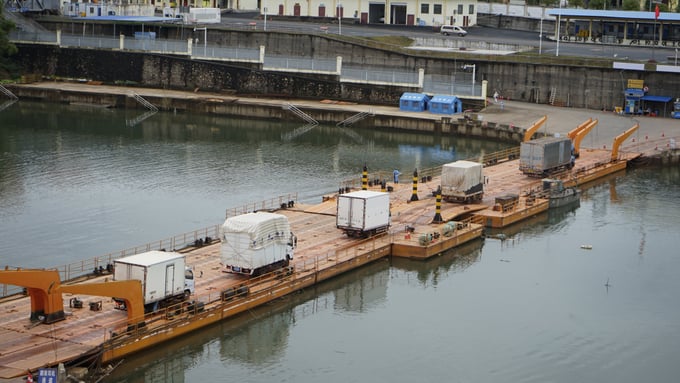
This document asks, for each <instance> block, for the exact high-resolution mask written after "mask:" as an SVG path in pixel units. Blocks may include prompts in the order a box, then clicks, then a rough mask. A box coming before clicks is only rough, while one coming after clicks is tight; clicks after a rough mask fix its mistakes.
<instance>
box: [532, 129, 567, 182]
mask: <svg viewBox="0 0 680 383" xmlns="http://www.w3.org/2000/svg"><path fill="white" fill-rule="evenodd" d="M573 166H574V146H573V144H572V142H571V139H570V138H569V137H543V138H539V139H536V140H531V141H525V142H522V144H521V145H520V148H519V170H520V171H521V172H522V173H524V174H526V175H528V176H531V177H546V176H549V175H550V174H553V173H555V172H557V171H560V170H564V169H571V168H572V167H573Z"/></svg>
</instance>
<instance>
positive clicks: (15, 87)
mask: <svg viewBox="0 0 680 383" xmlns="http://www.w3.org/2000/svg"><path fill="white" fill-rule="evenodd" d="M6 87H7V88H8V89H9V90H11V91H12V92H13V93H14V94H15V95H17V96H18V97H19V98H20V99H32V100H44V101H49V102H56V103H77V104H92V105H100V106H106V107H112V108H132V109H134V108H143V107H142V105H141V104H139V103H138V102H137V101H135V99H134V98H133V97H130V96H131V95H132V94H133V92H134V93H136V94H139V95H141V96H142V97H143V98H144V99H146V100H147V101H149V102H151V103H152V104H154V105H155V106H157V107H158V108H159V109H161V110H166V111H190V112H194V113H204V114H214V115H225V116H240V117H243V118H256V119H269V120H283V121H300V122H301V123H302V122H303V121H302V120H301V119H300V117H298V116H296V115H295V114H294V113H292V112H290V111H289V110H286V108H285V106H286V105H287V104H289V103H290V104H294V105H295V106H296V107H297V108H299V109H300V110H302V111H303V112H304V113H306V114H307V115H309V116H311V117H312V118H314V119H315V120H317V121H319V122H321V123H325V124H333V125H335V124H337V123H338V122H340V121H343V120H345V119H347V118H349V117H351V116H354V115H356V114H357V113H361V112H366V111H369V112H370V113H371V115H369V116H368V117H366V118H365V119H363V120H360V121H358V122H356V123H355V124H353V125H352V126H355V127H360V128H381V129H400V130H408V131H417V132H423V133H428V134H441V135H453V136H465V137H478V138H488V139H493V140H500V141H504V142H513V143H519V142H521V140H522V138H523V135H524V128H523V127H519V126H514V125H512V124H505V123H494V122H487V121H482V120H481V119H480V120H475V119H472V118H463V117H462V116H460V115H456V116H443V115H436V114H432V113H429V112H403V111H400V110H399V109H398V108H396V107H381V106H375V105H358V104H324V103H320V102H318V101H305V100H299V99H297V100H290V99H270V98H268V99H264V98H262V99H257V98H245V97H239V96H233V95H222V94H216V93H203V92H178V91H165V90H159V89H149V88H136V87H120V86H105V85H86V84H75V83H67V82H45V83H38V84H10V85H7V86H6Z"/></svg>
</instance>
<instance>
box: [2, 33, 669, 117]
mask: <svg viewBox="0 0 680 383" xmlns="http://www.w3.org/2000/svg"><path fill="white" fill-rule="evenodd" d="M58 27H60V28H63V29H62V30H67V29H66V28H67V27H68V26H67V25H58ZM99 28H105V27H104V26H99ZM172 28H173V27H171V26H168V27H164V28H163V29H162V33H161V36H163V35H164V34H167V35H168V37H171V38H177V37H178V36H177V32H176V31H175V32H172V31H171V29H172ZM166 29H168V31H166ZM120 32H122V31H120ZM184 33H186V32H184ZM208 40H209V41H210V42H211V44H218V45H221V46H225V47H228V46H239V47H244V48H258V47H259V46H264V47H265V50H266V53H265V54H266V55H286V56H290V57H300V58H312V59H313V58H317V59H329V58H335V57H337V56H340V57H342V60H343V66H349V65H352V66H361V67H365V68H381V69H383V70H384V69H385V68H390V70H394V71H410V72H416V71H417V70H418V69H420V68H422V69H424V70H425V74H426V75H440V76H451V74H452V73H455V72H456V71H458V70H462V69H460V68H461V67H462V64H463V63H465V64H475V65H476V79H477V81H478V82H481V81H482V80H486V81H488V86H489V92H490V93H493V92H494V91H495V90H498V91H499V92H500V93H501V95H502V96H504V97H505V98H506V99H510V100H516V101H523V102H534V103H541V104H546V103H549V102H550V101H551V95H552V94H554V99H553V103H554V104H556V105H564V106H571V107H578V108H588V109H596V110H602V109H606V110H613V108H614V107H615V106H622V105H623V91H624V88H625V82H626V80H628V79H641V80H644V82H645V84H646V85H647V86H648V87H649V89H650V93H651V94H657V95H675V94H676V93H677V89H680V76H679V75H677V74H668V73H664V72H657V71H656V70H655V64H649V65H648V66H649V68H648V70H645V71H627V72H625V73H622V72H621V71H620V70H614V69H613V68H612V66H611V63H607V62H606V61H602V60H587V59H578V58H567V59H562V60H560V61H558V62H555V61H554V60H553V62H546V63H541V62H538V61H539V60H532V59H531V58H515V59H513V60H510V59H505V58H504V59H503V60H501V61H498V59H497V57H495V56H485V55H475V54H474V52H467V53H465V54H450V53H449V54H442V53H440V52H428V51H425V52H423V51H420V50H418V51H415V50H414V51H410V50H408V49H397V50H388V49H384V48H382V47H380V46H372V45H371V44H369V43H367V42H363V41H361V40H357V41H345V40H343V39H340V38H339V37H338V36H333V35H323V34H320V35H310V34H298V33H286V32H276V33H273V32H272V33H270V32H264V31H234V30H228V29H215V30H212V29H211V30H210V31H209V33H208ZM15 58H16V60H17V61H18V63H19V64H20V65H21V66H23V67H25V68H26V71H27V72H28V73H39V74H43V75H50V76H61V77H73V78H81V77H82V78H87V79H91V80H96V81H103V82H105V83H114V82H116V81H131V82H134V83H138V84H140V85H143V86H147V87H157V88H165V89H185V90H193V89H195V88H200V89H201V90H209V91H232V92H236V93H239V94H253V95H255V94H259V95H266V96H286V97H297V98H300V97H309V98H315V99H324V98H332V99H342V100H349V101H360V102H366V103H373V104H382V105H396V103H397V102H398V100H399V97H400V96H401V94H402V93H404V92H419V91H420V89H418V88H413V87H399V86H385V85H371V84H350V83H341V82H340V81H339V78H338V77H337V76H329V75H325V76H324V75H313V74H301V73H282V72H268V71H263V70H262V68H261V67H260V66H259V65H258V64H246V63H244V64H233V63H231V64H227V63H224V62H216V61H198V60H191V59H189V58H188V57H185V56H177V55H175V56H173V55H158V54H147V53H143V52H121V51H106V50H93V49H77V48H59V47H49V46H38V45H28V44H19V53H18V55H17V56H16V57H15Z"/></svg>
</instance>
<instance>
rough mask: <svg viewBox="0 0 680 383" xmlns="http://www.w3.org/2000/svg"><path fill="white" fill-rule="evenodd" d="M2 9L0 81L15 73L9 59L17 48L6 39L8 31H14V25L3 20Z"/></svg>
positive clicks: (0, 12) (0, 22) (0, 20)
mask: <svg viewBox="0 0 680 383" xmlns="http://www.w3.org/2000/svg"><path fill="white" fill-rule="evenodd" d="M2 9H3V7H0V79H3V78H9V77H10V75H11V73H12V72H14V71H15V68H14V65H13V64H12V63H11V62H10V60H9V57H10V56H12V55H13V54H15V53H17V47H16V46H15V45H14V44H12V43H11V42H10V41H9V39H8V38H7V34H8V33H9V31H11V30H12V29H14V23H13V22H11V21H9V20H7V19H5V16H4V15H3V14H2Z"/></svg>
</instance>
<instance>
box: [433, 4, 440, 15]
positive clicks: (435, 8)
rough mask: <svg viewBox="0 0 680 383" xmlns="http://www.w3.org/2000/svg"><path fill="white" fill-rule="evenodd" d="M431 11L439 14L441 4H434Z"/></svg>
mask: <svg viewBox="0 0 680 383" xmlns="http://www.w3.org/2000/svg"><path fill="white" fill-rule="evenodd" d="M432 13H434V14H435V15H441V14H442V5H441V4H435V5H434V8H433V9H432Z"/></svg>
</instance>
